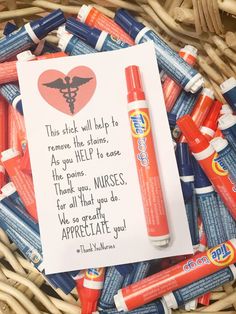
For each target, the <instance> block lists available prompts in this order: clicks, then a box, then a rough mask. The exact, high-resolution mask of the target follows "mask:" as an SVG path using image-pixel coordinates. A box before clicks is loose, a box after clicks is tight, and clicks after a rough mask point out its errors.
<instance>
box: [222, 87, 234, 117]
mask: <svg viewBox="0 0 236 314" xmlns="http://www.w3.org/2000/svg"><path fill="white" fill-rule="evenodd" d="M223 96H224V98H225V100H226V102H227V103H228V104H229V105H230V106H231V107H232V109H233V110H234V111H236V86H235V87H233V88H232V89H230V90H229V91H227V92H226V93H224V94H223Z"/></svg>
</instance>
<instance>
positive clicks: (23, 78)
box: [17, 43, 192, 274]
mask: <svg viewBox="0 0 236 314" xmlns="http://www.w3.org/2000/svg"><path fill="white" fill-rule="evenodd" d="M130 65H137V66H139V68H140V72H141V75H142V82H143V88H144V91H145V94H146V98H147V101H148V104H149V110H150V115H151V122H152V134H153V137H154V142H155V151H156V157H157V162H158V167H159V172H160V179H161V184H162V190H163V194H164V199H165V206H166V211H167V216H168V222H169V228H170V236H171V241H170V244H169V246H167V247H164V248H156V247H154V246H153V245H152V243H151V242H150V240H149V238H148V234H147V227H146V221H145V216H144V208H143V203H142V198H141V192H140V185H139V179H138V174H137V169H136V163H135V154H134V150H133V143H132V136H131V131H130V125H129V119H128V110H127V87H126V79H125V68H126V67H127V66H130ZM17 69H18V75H19V83H20V89H21V94H22V100H23V107H24V108H23V109H24V117H25V123H26V130H27V137H28V144H29V152H30V158H31V166H32V175H33V182H34V188H35V197H36V202H37V210H38V216H39V225H40V233H41V240H42V248H43V257H44V266H45V269H46V273H48V274H51V273H58V272H64V271H72V270H77V269H84V268H90V267H102V266H110V265H118V264H126V263H132V262H137V261H143V260H151V259H156V258H162V257H166V256H176V255H182V254H189V253H192V245H191V239H190V234H189V229H188V223H187V218H186V213H185V207H184V202H183V196H182V192H181V186H180V180H179V175H178V169H177V165H176V161H175V155H174V148H173V143H172V139H171V134H170V130H169V125H168V119H167V114H166V110H165V105H164V100H163V94H162V87H161V83H160V77H159V71H158V66H157V62H156V58H155V51H154V47H153V44H152V43H145V44H142V45H138V46H134V47H130V48H126V49H121V50H117V51H112V52H103V53H95V54H89V55H82V56H73V57H64V58H57V59H49V60H42V61H30V62H18V66H17Z"/></svg>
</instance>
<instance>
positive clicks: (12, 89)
mask: <svg viewBox="0 0 236 314" xmlns="http://www.w3.org/2000/svg"><path fill="white" fill-rule="evenodd" d="M0 94H1V95H2V96H3V97H4V98H6V100H7V101H8V102H9V103H10V104H12V102H13V101H14V99H15V98H16V97H17V96H19V95H20V90H19V88H18V87H17V86H16V85H14V84H11V83H7V84H2V85H0Z"/></svg>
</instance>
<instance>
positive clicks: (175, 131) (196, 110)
mask: <svg viewBox="0 0 236 314" xmlns="http://www.w3.org/2000/svg"><path fill="white" fill-rule="evenodd" d="M55 29H58V31H57V35H58V37H59V44H58V47H56V46H55V45H53V44H51V43H49V42H47V41H46V40H44V39H43V38H44V37H46V36H47V34H48V33H49V32H51V31H53V30H55ZM4 35H5V37H3V38H2V39H0V128H1V130H0V151H1V165H0V188H1V194H0V227H1V228H2V229H3V230H4V231H5V232H6V233H7V235H8V236H9V238H10V239H11V240H12V241H13V242H14V243H15V244H16V245H17V247H18V249H19V251H20V252H21V253H22V254H23V255H24V256H25V258H26V259H27V260H29V261H30V262H31V263H32V264H33V265H34V267H35V268H37V269H38V271H39V272H41V273H43V274H44V267H43V257H42V248H41V241H40V234H39V227H38V223H37V209H36V203H35V196H34V188H33V182H32V177H31V167H30V159H29V152H28V148H27V137H26V131H25V126H24V118H23V104H22V101H21V94H20V89H19V85H18V83H17V79H18V78H17V71H16V62H30V61H31V60H41V59H45V58H56V57H58V58H59V57H62V56H67V55H69V56H72V55H82V54H89V53H96V52H98V51H109V50H115V49H122V48H126V47H129V46H130V45H134V44H139V43H143V42H146V41H149V40H151V41H153V43H154V46H155V50H156V57H157V62H158V65H159V69H160V75H161V80H162V87H163V94H164V99H165V105H166V110H167V113H168V119H169V124H170V129H171V133H172V137H173V143H174V147H175V152H176V160H177V165H178V169H179V176H180V181H181V186H182V192H183V198H184V202H185V207H186V214H187V218H188V223H189V229H190V234H191V240H192V245H193V248H194V252H195V254H194V255H192V256H182V257H173V258H171V259H163V260H155V261H144V262H139V263H133V264H127V265H118V266H111V267H107V268H106V269H105V268H91V269H87V270H80V271H74V272H68V273H60V274H53V275H47V276H46V275H44V276H45V278H46V280H47V281H48V282H49V283H50V284H51V285H52V286H53V287H54V288H60V289H62V290H63V291H64V292H65V293H66V294H68V293H70V292H71V291H72V290H73V289H74V287H75V286H76V288H77V291H78V294H79V299H80V303H81V307H82V314H90V313H93V312H96V313H104V314H105V313H107V314H108V313H118V312H119V311H131V313H140V314H141V313H143V314H144V313H149V314H152V313H159V314H163V313H169V311H170V310H171V309H177V308H179V307H180V308H185V310H191V309H192V310H194V309H196V307H197V305H198V304H202V305H209V303H210V291H212V290H213V289H215V288H217V287H219V286H221V285H223V284H225V283H228V282H231V281H233V280H235V279H236V268H235V265H236V264H235V263H236V221H235V219H236V115H234V114H235V112H236V79H235V78H233V77H232V78H230V79H228V80H227V81H225V82H224V83H223V84H222V85H221V91H222V95H223V96H224V98H225V100H226V102H227V104H226V103H225V104H222V103H221V102H219V101H218V100H215V98H214V92H213V90H211V89H209V88H205V87H204V79H203V77H202V75H201V74H200V73H198V71H197V70H196V69H195V68H194V64H195V63H196V59H197V49H196V48H194V47H192V46H190V45H186V46H185V47H184V48H183V49H181V50H180V51H179V54H177V53H176V52H174V51H173V50H172V49H171V48H170V47H168V45H167V44H166V43H164V42H163V41H162V39H160V38H159V37H158V35H157V34H156V33H155V32H154V31H152V30H150V29H148V28H147V27H145V26H144V25H143V24H142V23H140V22H137V21H136V20H135V18H134V17H133V16H132V15H131V14H130V13H129V12H127V11H126V10H124V9H119V10H117V12H116V15H115V21H113V20H111V19H109V18H108V17H106V16H105V15H103V14H102V13H100V12H99V11H98V10H97V9H95V8H94V7H91V6H87V5H83V6H82V7H81V10H80V12H79V13H78V16H77V18H73V17H69V18H67V19H66V18H65V17H64V14H63V13H62V11H60V10H56V11H54V12H52V13H50V14H49V15H48V16H46V17H43V18H41V19H39V20H35V21H32V22H30V23H28V24H26V25H25V26H23V27H22V28H20V29H19V30H18V29H17V27H16V26H15V25H14V24H11V23H7V24H6V27H5V30H4ZM176 210H177V209H176ZM183 241H184V239H183Z"/></svg>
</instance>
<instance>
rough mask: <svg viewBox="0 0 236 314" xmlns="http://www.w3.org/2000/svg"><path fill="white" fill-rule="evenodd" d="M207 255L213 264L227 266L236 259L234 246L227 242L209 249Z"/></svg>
mask: <svg viewBox="0 0 236 314" xmlns="http://www.w3.org/2000/svg"><path fill="white" fill-rule="evenodd" d="M207 256H208V258H209V260H210V261H211V262H212V264H214V265H216V266H226V265H229V264H230V263H231V262H232V260H233V259H234V247H233V246H232V245H231V244H230V243H229V242H227V243H224V244H221V245H219V246H217V247H215V248H213V249H211V250H209V251H208V252H207Z"/></svg>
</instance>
